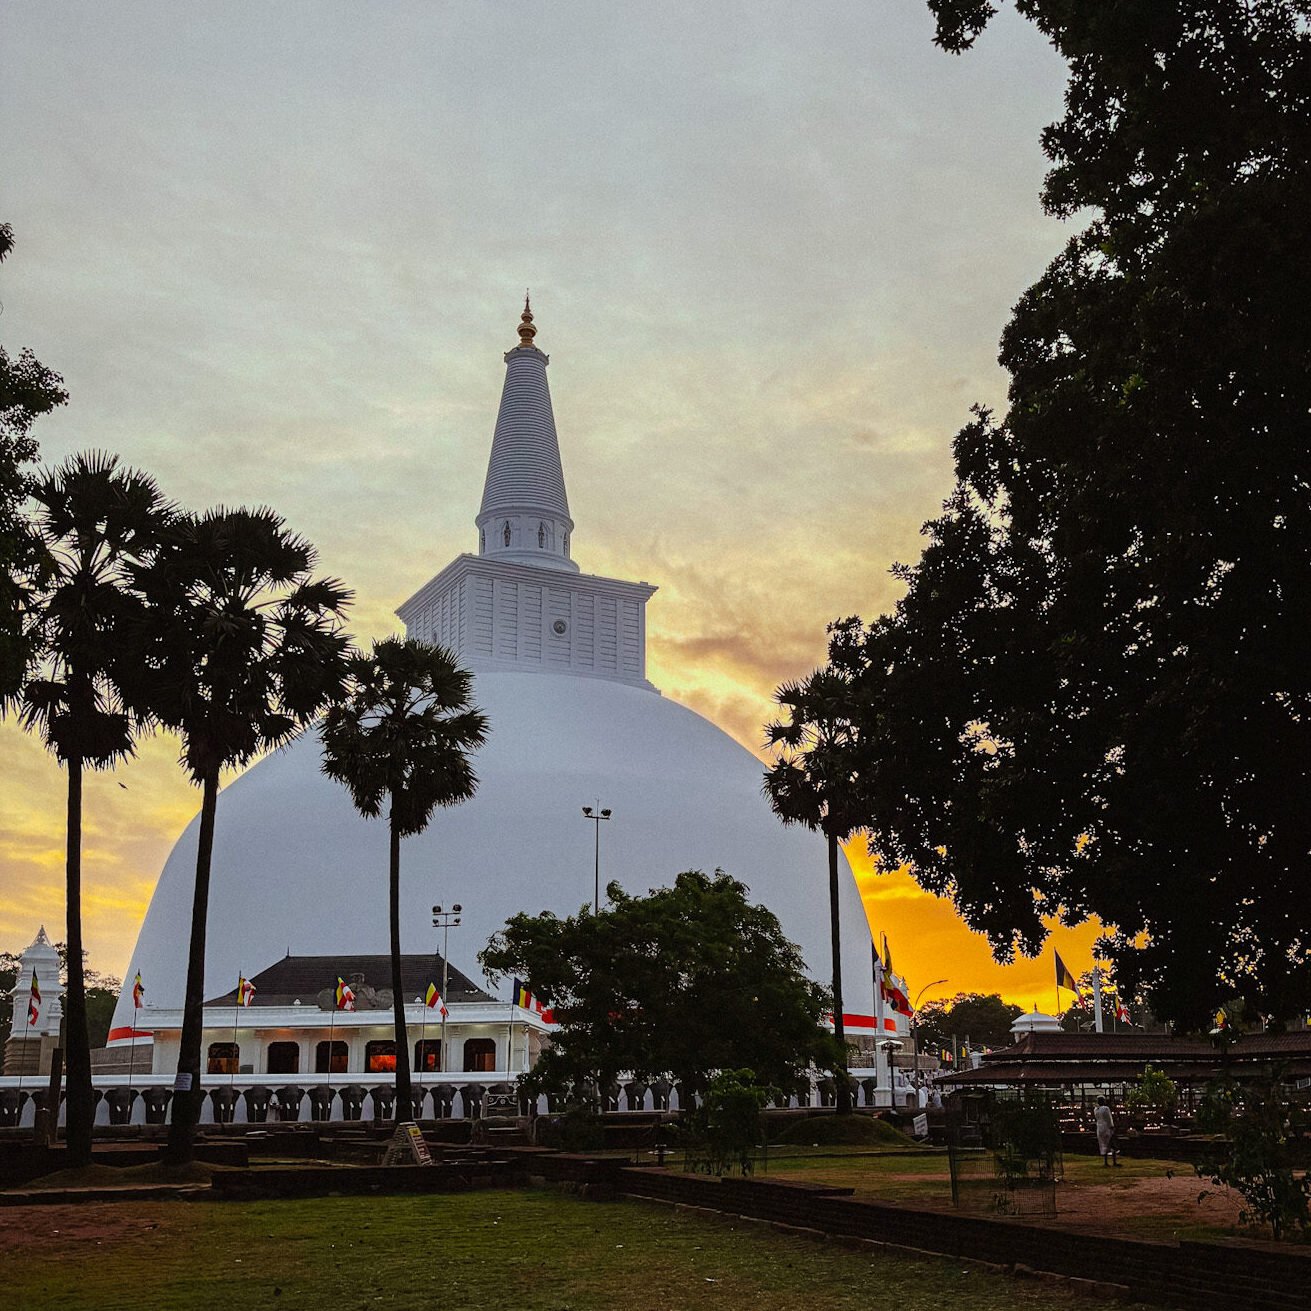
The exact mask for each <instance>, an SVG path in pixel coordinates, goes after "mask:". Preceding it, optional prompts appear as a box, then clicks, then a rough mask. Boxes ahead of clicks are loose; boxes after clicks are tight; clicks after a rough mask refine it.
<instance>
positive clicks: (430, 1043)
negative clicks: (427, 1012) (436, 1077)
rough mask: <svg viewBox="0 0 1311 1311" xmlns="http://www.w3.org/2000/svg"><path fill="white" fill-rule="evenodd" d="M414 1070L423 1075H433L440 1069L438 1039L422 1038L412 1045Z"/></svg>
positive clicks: (440, 1060) (439, 1042)
mask: <svg viewBox="0 0 1311 1311" xmlns="http://www.w3.org/2000/svg"><path fill="white" fill-rule="evenodd" d="M414 1068H415V1069H416V1070H418V1071H420V1073H423V1074H435V1073H436V1072H437V1071H438V1070H440V1069H441V1068H442V1044H441V1040H440V1039H439V1038H424V1039H422V1040H420V1041H419V1042H416V1043H415V1044H414Z"/></svg>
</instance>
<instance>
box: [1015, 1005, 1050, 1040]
mask: <svg viewBox="0 0 1311 1311" xmlns="http://www.w3.org/2000/svg"><path fill="white" fill-rule="evenodd" d="M1061 1032H1062V1029H1061V1022H1060V1020H1059V1019H1057V1017H1056V1016H1055V1015H1048V1014H1047V1013H1046V1012H1045V1011H1040V1010H1039V1009H1038V1008H1037V1007H1036V1006H1035V1007H1034V1008H1033V1010H1031V1011H1025V1012H1024V1013H1023V1014H1021V1015H1017V1016H1016V1017H1015V1023H1014V1024H1012V1025H1011V1035H1012V1036H1013V1037H1015V1038H1023V1037H1024V1035H1025V1034H1026V1033H1061Z"/></svg>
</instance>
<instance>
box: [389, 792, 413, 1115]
mask: <svg viewBox="0 0 1311 1311" xmlns="http://www.w3.org/2000/svg"><path fill="white" fill-rule="evenodd" d="M388 827H389V829H390V830H391V869H390V879H389V888H388V895H389V900H390V903H391V905H390V911H391V1004H392V1013H393V1014H394V1015H395V1017H396V1110H395V1116H396V1123H397V1124H400V1123H401V1121H402V1120H410V1119H413V1117H414V1101H413V1097H412V1094H411V1092H410V1050H409V1047H410V1041H409V1038H408V1037H407V1036H406V1032H405V993H404V991H403V990H402V988H401V830H400V826H399V824H398V823H397V822H396V803H395V800H394V799H393V801H392V807H391V814H390V815H389V817H388Z"/></svg>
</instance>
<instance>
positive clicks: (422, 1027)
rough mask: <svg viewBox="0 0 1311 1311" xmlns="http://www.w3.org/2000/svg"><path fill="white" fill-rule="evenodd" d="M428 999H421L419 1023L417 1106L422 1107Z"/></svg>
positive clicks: (426, 1049)
mask: <svg viewBox="0 0 1311 1311" xmlns="http://www.w3.org/2000/svg"><path fill="white" fill-rule="evenodd" d="M427 1038H428V999H427V998H426V997H425V998H424V999H423V1015H422V1016H421V1017H420V1023H419V1104H420V1105H421V1106H422V1105H423V1067H424V1066H425V1065H427V1064H428V1042H427Z"/></svg>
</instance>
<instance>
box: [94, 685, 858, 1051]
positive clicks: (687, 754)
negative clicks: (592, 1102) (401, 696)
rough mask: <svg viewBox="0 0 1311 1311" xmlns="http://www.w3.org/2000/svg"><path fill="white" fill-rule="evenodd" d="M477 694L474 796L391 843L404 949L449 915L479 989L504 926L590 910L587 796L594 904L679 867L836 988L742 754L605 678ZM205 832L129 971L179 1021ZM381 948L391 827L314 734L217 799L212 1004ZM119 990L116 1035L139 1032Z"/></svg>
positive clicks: (456, 953)
mask: <svg viewBox="0 0 1311 1311" xmlns="http://www.w3.org/2000/svg"><path fill="white" fill-rule="evenodd" d="M475 697H476V701H477V704H478V705H479V706H480V707H481V708H482V709H483V710H484V711H485V712H486V714H487V716H488V719H489V722H490V732H489V735H488V740H487V745H486V746H485V747H484V748H483V749H482V750H481V751H480V752H479V753H478V754H477V757H476V761H475V766H476V769H477V773H478V777H479V787H478V792H477V795H476V796H475V797H474V798H473V799H472V800H471V801H467V802H465V803H464V804H463V805H460V806H455V807H452V808H450V809H444V810H439V811H437V812H436V813H435V814H434V816H433V819H432V822H431V824H430V825H429V826H428V828H427V830H426V831H425V832H424V833H422V834H419V835H418V836H416V837H413V838H408V839H406V840H405V841H404V843H403V844H402V847H401V948H402V950H403V951H405V952H426V951H435V950H439V949H440V946H441V941H440V935H439V931H437V930H434V929H433V928H432V923H431V920H432V916H431V907H432V905H433V904H434V903H435V902H440V903H442V904H443V905H447V906H449V905H450V904H451V903H452V902H457V901H458V902H460V903H461V904H462V905H463V907H464V922H463V924H462V926H461V927H459V928H457V929H453V930H452V931H451V935H450V956H451V961H452V964H454V965H455V966H457V967H458V968H459V969H461V970H464V971H465V972H466V973H467V974H469V975H470V976H471V977H473V978H475V979H477V978H480V977H481V971H480V970H479V968H478V966H477V963H476V961H475V956H476V954H477V952H478V951H480V950H481V949H482V948H483V947H484V946H485V945H486V943H487V940H488V939H489V938H490V937H491V935H492V934H493V933H494V932H495V931H496V930H497V929H499V928H500V927H501V926H502V925H503V924H504V923H505V921H506V919H507V918H508V917H509V916H510V915H512V914H514V913H516V912H518V911H527V912H529V913H536V912H538V911H542V910H551V911H554V912H555V913H556V914H559V915H565V914H571V913H574V912H576V911H577V910H578V909H579V907H580V906H582V905H583V904H584V903H585V902H590V901H591V898H592V888H593V826H592V824H591V822H589V821H587V820H585V819H584V817H583V815H582V812H581V807H582V806H584V805H594V804H595V803H596V802H597V801H598V800H599V801H600V804H601V805H602V806H608V807H610V808H611V809H612V810H613V812H614V818H613V819H612V820H611V821H609V822H607V823H603V824H602V825H601V835H600V836H601V882H602V887H603V889H604V885H605V884H606V883H607V882H608V881H610V880H615V879H617V880H618V881H619V883H620V884H621V885H622V886H623V887H624V888H625V889H626V890H627V891H629V892H632V893H645V892H646V891H647V890H648V889H650V888H653V887H660V886H667V885H668V884H670V883H672V882H673V879H674V877H675V875H677V874H678V873H680V872H681V871H683V870H687V869H701V870H705V871H707V872H709V871H712V870H714V869H715V868H716V867H722V868H723V869H724V870H725V871H727V872H728V873H729V874H731V875H732V876H733V877H734V878H737V879H739V880H741V881H742V882H743V883H745V884H746V885H747V886H748V887H749V888H750V895H751V899H752V900H753V901H755V902H758V903H761V904H763V905H765V906H768V907H769V909H770V910H772V911H773V912H774V914H775V915H777V916H778V918H779V920H780V922H781V923H782V926H783V930H784V932H785V933H786V934H787V936H788V937H789V938H791V939H792V940H793V941H794V942H796V943H797V944H798V945H799V946H800V948H801V951H802V955H803V957H804V959H805V961H806V964H807V967H808V968H809V970H810V972H811V973H812V975H813V976H814V977H815V978H817V979H820V980H822V981H825V982H828V981H829V980H830V978H831V956H830V946H829V901H828V874H827V865H826V857H825V844H824V840H823V838H822V837H820V836H819V835H817V834H814V833H811V832H808V831H807V830H805V829H800V828H794V827H785V826H784V825H783V824H782V823H780V822H779V820H778V819H777V818H776V817H775V816H774V814H773V812H772V810H771V809H770V806H769V803H768V802H767V801H766V800H765V798H764V797H763V796H762V794H761V781H762V766H761V764H760V762H759V761H758V760H757V759H756V758H755V757H754V756H752V755H751V753H750V752H748V751H746V750H745V749H744V748H742V747H741V746H739V745H738V744H737V743H736V742H735V741H733V739H732V738H730V737H729V736H728V735H727V734H726V733H724V732H722V731H721V730H720V729H718V728H716V727H715V726H714V725H713V724H711V723H710V722H709V721H708V720H705V719H703V718H702V717H701V716H700V715H697V714H695V713H694V712H693V711H691V710H688V709H687V708H686V707H685V706H681V705H679V704H677V703H676V702H673V701H669V700H667V699H665V698H663V697H661V696H660V695H658V694H657V693H654V692H650V691H646V690H643V689H641V688H636V687H632V686H627V685H625V684H622V683H616V682H610V681H607V680H604V679H597V678H586V677H579V676H576V675H552V674H537V673H520V672H490V671H486V672H482V673H479V674H478V675H477V676H476V683H475ZM198 828H199V819H198V818H197V819H193V820H192V822H191V823H190V824H189V825H188V826H187V828H186V831H185V832H184V833H183V834H182V836H181V837H180V838H179V839H178V841H177V843H176V845H175V846H174V848H173V850H172V852H171V854H170V855H169V858H168V861H167V862H166V863H165V865H164V870H163V873H162V874H161V875H160V878H159V883H158V885H157V886H156V888H155V893H154V896H153V897H152V899H151V902H150V908H149V910H148V911H147V913H146V918H145V921H144V923H143V924H142V927H141V932H140V935H139V936H138V939H137V945H136V949H135V951H134V953H133V957H132V962H131V964H130V965H129V967H128V971H127V975H126V977H127V978H129V979H131V978H134V977H135V975H136V972H137V971H138V970H140V972H141V976H142V981H143V983H144V984H145V987H146V995H147V999H148V1001H149V1003H150V1005H151V1006H157V1007H179V1006H181V1005H182V1001H183V994H184V991H185V982H186V958H187V940H188V934H189V928H190V917H191V898H192V887H193V875H194V870H195V855H196V840H197V830H198ZM842 872H843V885H842V886H843V890H842V904H841V916H842V939H843V982H844V988H843V993H844V1003H845V1004H844V1010H845V1011H846V1012H847V1014H848V1015H851V1014H853V1013H854V1014H859V1015H870V1014H871V1013H872V1009H873V1000H872V994H873V982H872V974H871V961H870V946H869V943H870V937H869V929H868V924H867V921H866V918H865V913H864V908H863V905H862V903H861V900H860V896H859V893H858V892H857V889H856V884H855V880H854V879H853V878H852V876H851V872H850V869H849V867H848V866H847V864H846V860H845V858H842ZM387 949H388V935H387V825H386V821H385V820H365V819H363V818H361V817H360V815H359V814H358V813H357V812H356V811H355V809H354V807H353V806H352V805H351V801H350V797H349V794H348V793H347V791H346V789H345V788H344V787H342V786H341V785H340V784H338V783H335V782H333V781H332V780H331V779H329V778H327V777H326V776H325V775H324V774H323V773H322V772H321V768H320V748H319V741H318V738H317V736H316V735H307V736H305V737H304V738H302V739H300V740H299V741H297V742H295V743H293V744H292V745H291V746H290V747H288V748H286V749H285V750H283V751H279V752H277V753H275V754H273V755H272V756H269V757H268V758H266V759H265V760H263V761H261V762H260V763H259V764H257V765H255V766H254V767H253V768H251V769H250V770H248V771H247V772H246V773H244V774H243V775H241V777H239V778H238V779H236V780H235V781H234V782H233V783H232V784H230V785H229V786H228V787H226V788H225V789H224V790H223V792H222V793H221V794H220V796H219V802H218V816H217V826H216V831H215V843H214V862H213V876H212V883H211V889H210V904H209V928H208V946H207V951H206V979H205V995H206V997H212V996H216V995H218V994H220V993H223V992H226V991H229V990H230V989H231V988H232V987H234V986H235V984H236V980H237V976H238V973H245V974H246V975H252V974H255V973H258V972H259V971H260V970H262V969H264V968H266V967H267V966H269V965H271V964H273V963H274V962H275V961H277V960H280V959H281V958H282V957H283V956H284V955H286V954H288V953H290V954H292V955H332V954H334V953H336V952H340V953H341V954H342V955H343V957H345V956H347V955H359V954H363V953H377V952H386V951H387ZM501 991H502V993H503V994H505V995H508V985H506V986H505V987H503V988H502V989H501ZM130 993H131V990H130V989H127V988H125V989H124V991H123V996H122V997H121V998H120V1000H119V1007H118V1012H117V1014H116V1015H115V1020H114V1023H115V1026H116V1027H117V1026H128V1025H131V1023H132V1018H133V1017H132V1007H131V1000H130Z"/></svg>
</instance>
